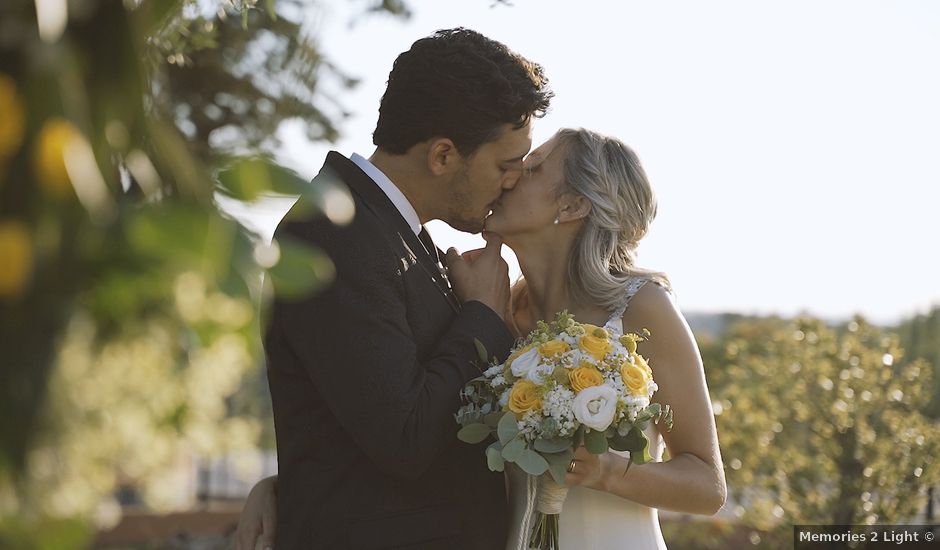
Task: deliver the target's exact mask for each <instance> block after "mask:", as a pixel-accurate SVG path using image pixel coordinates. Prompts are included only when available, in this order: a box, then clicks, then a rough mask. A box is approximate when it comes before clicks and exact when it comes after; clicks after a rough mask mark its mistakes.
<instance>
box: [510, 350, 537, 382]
mask: <svg viewBox="0 0 940 550" xmlns="http://www.w3.org/2000/svg"><path fill="white" fill-rule="evenodd" d="M541 360H542V356H541V355H539V348H538V347H534V348H532V349H530V350H529V351H527V352H525V353H523V354H522V355H520V356H519V357H516V360H515V361H513V362H512V364H511V365H509V369H510V370H511V371H512V375H513V376H515V377H516V378H528V374H529V372H530V371H534V370H536V369H538V368H539V363H540V362H541ZM533 382H534V380H533Z"/></svg>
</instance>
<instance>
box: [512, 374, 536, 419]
mask: <svg viewBox="0 0 940 550" xmlns="http://www.w3.org/2000/svg"><path fill="white" fill-rule="evenodd" d="M507 406H508V407H509V410H511V411H512V412H514V413H516V416H522V415H523V414H525V413H527V412H529V411H537V410H540V409H541V408H542V399H541V398H540V397H539V392H538V386H537V385H536V384H535V382H532V381H531V380H520V381H518V382H516V384H515V385H514V386H513V387H512V389H511V390H510V391H509V403H508V404H507Z"/></svg>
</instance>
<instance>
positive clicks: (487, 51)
mask: <svg viewBox="0 0 940 550" xmlns="http://www.w3.org/2000/svg"><path fill="white" fill-rule="evenodd" d="M552 95H553V94H552V91H551V90H550V89H549V87H548V79H547V78H546V77H545V75H544V73H543V70H542V67H541V65H539V64H537V63H533V62H532V61H529V60H528V59H525V58H524V57H522V56H520V55H519V54H517V53H515V52H513V51H511V50H510V49H509V48H507V47H506V46H505V45H503V44H501V43H499V42H497V41H495V40H491V39H489V38H487V37H485V36H483V35H482V34H480V33H478V32H476V31H472V30H470V29H465V28H456V29H448V30H440V31H437V32H436V33H434V34H433V35H431V36H429V37H427V38H422V39H420V40H418V41H417V42H415V43H414V44H413V45H412V46H411V49H410V50H408V51H406V52H404V53H402V54H401V55H399V56H398V59H396V60H395V64H394V65H393V66H392V72H391V73H390V74H389V75H388V88H387V89H386V90H385V95H383V96H382V102H381V104H380V105H379V121H378V124H377V125H376V128H375V133H374V134H372V138H373V143H375V145H377V146H378V147H380V148H381V149H382V150H384V151H387V152H389V153H393V154H404V153H405V152H407V151H408V149H410V148H411V147H412V146H413V145H415V144H416V143H420V142H422V141H425V140H428V139H430V138H432V137H445V138H449V139H451V140H452V141H453V142H454V145H456V146H457V149H458V150H459V151H460V153H461V154H463V155H472V154H473V153H474V152H475V151H476V150H477V148H478V147H480V145H483V144H484V143H487V142H489V141H492V140H495V139H498V138H499V136H500V129H501V127H502V126H503V125H504V124H512V125H513V127H514V128H521V127H523V126H525V124H526V123H527V122H528V121H529V120H530V119H531V118H532V117H536V118H539V117H542V116H544V115H545V113H546V111H547V110H548V105H549V102H550V100H551V98H552Z"/></svg>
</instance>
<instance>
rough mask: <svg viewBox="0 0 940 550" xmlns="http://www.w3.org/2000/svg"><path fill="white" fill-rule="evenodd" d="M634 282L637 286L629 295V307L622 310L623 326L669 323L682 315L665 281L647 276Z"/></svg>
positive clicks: (647, 325)
mask: <svg viewBox="0 0 940 550" xmlns="http://www.w3.org/2000/svg"><path fill="white" fill-rule="evenodd" d="M636 284H637V286H638V287H637V289H636V291H635V292H634V293H633V295H632V296H631V297H630V300H629V307H627V308H626V309H625V310H624V312H623V325H624V327H627V326H640V325H642V327H649V328H651V325H658V324H661V323H666V324H671V323H670V321H675V320H678V318H681V317H682V313H681V312H680V311H679V308H678V306H677V304H676V302H675V298H674V296H673V294H672V289H671V287H670V286H669V285H668V284H667V283H665V282H664V281H658V280H656V279H649V278H647V279H643V280H641V281H638V282H637V283H636ZM642 327H641V328H642Z"/></svg>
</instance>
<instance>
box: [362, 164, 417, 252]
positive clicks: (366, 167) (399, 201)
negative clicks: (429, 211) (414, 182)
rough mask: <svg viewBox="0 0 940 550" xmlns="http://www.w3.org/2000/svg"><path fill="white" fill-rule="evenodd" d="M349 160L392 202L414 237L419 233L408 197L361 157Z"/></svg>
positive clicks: (415, 214)
mask: <svg viewBox="0 0 940 550" xmlns="http://www.w3.org/2000/svg"><path fill="white" fill-rule="evenodd" d="M349 160H351V161H353V162H354V163H356V166H358V167H359V168H360V169H361V170H362V171H363V172H365V173H366V175H367V176H369V177H370V178H372V181H374V182H375V184H376V185H378V186H379V189H381V190H382V191H383V192H384V193H385V195H386V196H387V197H388V199H389V200H390V201H392V204H394V205H395V208H397V209H398V212H399V213H401V216H402V217H403V218H405V221H406V222H408V226H409V227H411V230H412V231H414V233H415V235H417V234H418V233H420V232H421V220H420V219H419V218H418V212H417V211H416V210H415V207H414V206H412V205H411V202H409V201H408V197H406V196H405V194H404V193H402V192H401V189H399V188H398V186H396V185H395V184H394V183H392V180H390V179H388V176H386V175H385V174H383V173H382V171H381V170H379V169H378V168H376V167H375V165H374V164H372V163H371V162H369V159H367V158H365V157H363V156H362V155H360V154H358V153H353V155H352V156H351V157H349Z"/></svg>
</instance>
